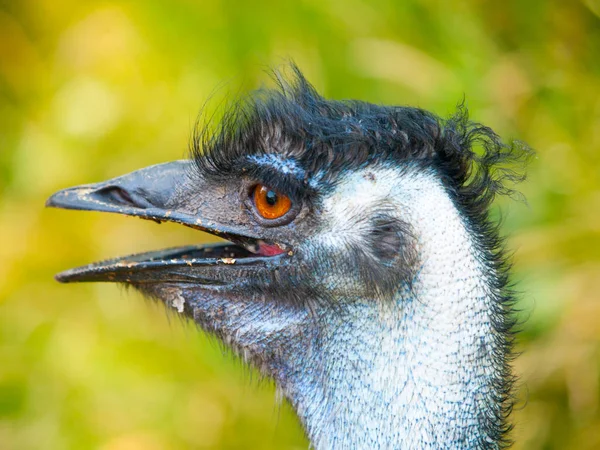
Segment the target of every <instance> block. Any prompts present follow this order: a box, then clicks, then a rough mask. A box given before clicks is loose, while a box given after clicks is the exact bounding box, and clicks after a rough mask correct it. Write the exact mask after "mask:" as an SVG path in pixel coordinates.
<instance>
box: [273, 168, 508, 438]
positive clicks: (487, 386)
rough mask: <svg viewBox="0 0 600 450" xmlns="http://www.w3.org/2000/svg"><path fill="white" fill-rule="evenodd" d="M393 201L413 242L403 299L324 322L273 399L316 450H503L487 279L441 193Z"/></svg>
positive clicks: (416, 189)
mask: <svg viewBox="0 0 600 450" xmlns="http://www.w3.org/2000/svg"><path fill="white" fill-rule="evenodd" d="M432 186H433V187H432ZM398 189H400V191H401V193H400V194H399V195H400V198H402V203H403V207H404V208H405V209H404V211H405V214H407V215H409V216H410V223H411V224H412V225H413V228H414V230H415V232H416V235H417V236H416V237H417V241H418V253H419V260H420V270H419V271H418V275H417V277H416V279H415V281H414V284H413V286H412V288H411V289H409V288H405V289H400V290H399V292H398V295H397V297H396V298H395V299H394V301H393V302H388V303H387V304H386V303H382V302H381V301H378V300H374V299H347V301H345V302H342V303H343V306H340V307H339V308H336V309H335V310H332V312H331V314H330V315H328V316H327V317H321V318H320V319H319V321H320V322H321V324H322V323H323V322H325V323H326V326H322V327H321V330H324V331H321V332H320V333H319V336H317V337H315V336H313V337H311V338H307V340H308V341H310V342H306V344H307V345H306V346H304V347H303V348H304V349H305V350H302V349H299V348H298V347H296V348H295V351H296V352H297V353H296V355H294V357H292V358H288V364H289V366H288V369H287V373H288V376H287V377H286V380H285V382H284V383H280V387H281V388H282V389H283V391H284V393H285V395H286V396H287V397H288V398H289V399H290V401H291V402H292V404H293V406H294V407H295V409H296V411H297V413H298V415H299V417H300V419H301V421H302V423H303V424H304V426H305V429H306V431H307V434H308V436H309V439H310V441H311V444H312V446H313V447H314V448H316V449H330V448H339V449H346V448H364V449H375V448H402V449H440V448H445V449H475V448H486V449H495V448H500V446H501V444H500V438H501V436H502V430H503V419H504V418H503V409H502V402H503V398H504V397H503V389H504V385H503V383H502V377H503V376H504V373H505V370H506V361H505V358H506V356H505V354H504V349H505V344H506V339H507V338H506V336H504V334H503V333H502V332H501V331H499V330H498V326H497V325H495V324H497V323H498V321H499V320H502V317H501V316H500V315H499V313H498V302H499V301H500V300H499V298H500V293H499V292H494V288H492V287H491V286H494V285H495V283H494V281H495V277H496V273H495V272H494V269H493V267H492V264H491V263H489V262H486V255H485V253H484V252H485V248H481V245H480V243H479V242H478V241H477V238H476V237H474V236H472V234H473V233H472V232H470V228H469V226H470V225H469V224H468V223H467V221H465V220H464V218H463V217H461V215H460V214H459V212H458V210H457V208H456V207H455V205H454V204H453V202H452V201H451V199H450V198H449V196H448V195H447V193H446V192H445V191H444V190H443V188H442V187H441V186H440V185H439V184H435V183H432V182H431V178H430V177H426V176H425V177H419V176H415V177H412V178H410V177H405V181H403V185H402V186H400V187H398ZM394 191H396V189H394Z"/></svg>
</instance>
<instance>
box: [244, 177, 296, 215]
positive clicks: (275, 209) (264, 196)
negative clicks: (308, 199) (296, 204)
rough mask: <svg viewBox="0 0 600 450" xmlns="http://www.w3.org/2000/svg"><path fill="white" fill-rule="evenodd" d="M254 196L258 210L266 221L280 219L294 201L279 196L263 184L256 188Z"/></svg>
mask: <svg viewBox="0 0 600 450" xmlns="http://www.w3.org/2000/svg"><path fill="white" fill-rule="evenodd" d="M253 195H254V205H255V206H256V210H257V211H258V213H259V214H260V215H261V216H262V217H263V218H265V219H269V220H273V219H279V218H280V217H282V216H284V215H285V213H287V212H288V211H289V210H290V208H291V207H292V201H291V200H290V199H289V198H288V197H286V196H285V195H281V194H278V193H277V192H275V191H273V190H271V189H269V188H268V187H266V186H263V185H262V184H259V185H257V186H256V187H255V188H254V194H253Z"/></svg>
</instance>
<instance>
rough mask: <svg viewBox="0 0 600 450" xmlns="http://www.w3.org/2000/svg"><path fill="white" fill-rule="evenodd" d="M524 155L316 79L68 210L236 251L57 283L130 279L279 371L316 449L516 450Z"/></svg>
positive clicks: (204, 252) (133, 263)
mask: <svg viewBox="0 0 600 450" xmlns="http://www.w3.org/2000/svg"><path fill="white" fill-rule="evenodd" d="M476 141H477V142H479V143H480V144H482V148H483V154H482V155H481V156H476V154H475V152H474V150H473V148H472V144H473V143H475V142H476ZM512 156H514V155H513V149H512V148H511V147H507V146H505V145H504V144H502V143H501V142H500V140H499V139H498V137H497V136H496V135H495V134H494V133H493V132H492V131H491V130H490V129H488V128H486V127H482V126H479V125H476V124H472V123H470V122H468V120H467V117H466V111H465V110H464V108H461V109H460V110H459V113H458V114H457V115H455V116H454V117H453V118H451V119H449V120H447V121H442V120H441V119H439V118H437V117H436V116H434V115H432V114H430V113H428V112H426V111H423V110H420V109H416V108H410V107H387V106H378V105H373V104H369V103H363V102H358V101H343V102H337V101H328V100H325V99H324V98H322V97H321V96H319V95H318V94H317V93H316V92H315V90H314V89H313V88H312V87H311V86H310V85H309V84H308V83H307V82H306V81H305V79H304V78H303V77H302V75H301V74H300V73H299V72H298V71H297V70H296V72H295V76H294V78H293V80H292V81H290V82H287V81H282V82H281V83H280V86H279V88H278V89H277V90H260V91H258V92H256V93H254V94H253V95H251V96H249V98H247V99H245V100H243V101H241V102H240V103H238V104H236V105H234V106H233V107H232V109H231V110H230V111H229V113H227V114H225V117H224V119H223V121H222V123H221V125H220V127H219V128H218V129H217V131H216V132H214V133H208V132H206V131H203V130H199V131H198V132H197V133H196V134H195V136H194V140H193V154H192V158H191V159H190V160H185V161H175V162H170V163H166V164H161V165H157V166H152V167H148V168H145V169H141V170H138V171H136V172H133V173H130V174H128V175H124V176H122V177H118V178H115V179H112V180H109V181H105V182H101V183H97V184H89V185H84V186H78V187H74V188H70V189H66V190H63V191H60V192H58V193H56V194H54V195H53V196H52V197H51V198H50V199H49V200H48V205H49V206H54V207H61V208H68V209H81V210H94V211H105V212H115V213H119V214H125V215H130V216H137V217H141V218H144V219H150V220H154V221H158V222H162V221H171V222H176V223H180V224H182V225H185V226H188V227H192V228H195V229H197V230H201V231H205V232H208V233H212V234H214V235H217V236H220V237H222V238H224V239H226V240H228V241H230V242H229V243H225V244H219V245H210V246H209V245H202V246H197V245H194V246H187V247H183V248H173V249H166V250H160V251H155V252H149V253H143V254H137V255H132V256H126V257H121V258H116V259H112V260H109V261H104V262H99V263H95V264H91V265H88V266H84V267H80V268H77V269H72V270H68V271H66V272H63V273H61V274H59V275H58V276H57V279H58V280H59V281H61V282H79V281H112V282H119V283H127V284H129V285H132V286H134V287H135V288H137V289H139V290H141V291H142V292H143V293H144V294H146V295H148V296H151V297H154V298H158V299H160V300H162V301H163V302H164V303H165V304H166V305H168V307H169V308H173V309H174V310H175V311H177V312H178V313H181V314H183V315H186V316H188V317H190V318H192V319H193V320H194V321H195V322H197V323H198V324H199V325H200V327H202V328H203V329H204V330H206V331H208V332H210V333H213V334H215V335H216V336H218V337H219V338H220V339H222V340H223V341H224V342H225V343H226V344H227V345H229V346H230V347H231V348H232V349H233V350H234V351H235V352H237V353H238V354H239V355H241V356H242V357H243V358H244V359H245V360H246V361H248V362H249V363H252V364H253V365H255V366H256V367H258V368H259V369H260V370H261V371H262V372H263V373H264V374H266V375H268V376H270V377H272V378H274V380H275V382H276V384H277V386H278V387H279V389H280V390H281V391H282V393H283V394H284V396H286V397H287V398H288V399H289V400H290V401H291V402H292V404H293V406H294V407H295V408H296V411H297V412H298V414H299V416H300V418H301V420H302V422H303V424H304V426H305V428H306V430H307V433H308V435H309V437H310V438H311V440H312V443H313V445H315V446H316V447H323V448H329V447H331V446H333V447H335V446H338V445H339V446H342V447H343V446H344V445H350V446H361V445H362V446H365V447H369V448H374V447H373V446H376V445H384V446H385V445H388V444H389V445H392V442H395V443H401V444H402V443H403V445H406V446H407V447H411V448H415V446H417V447H420V448H427V447H428V446H432V447H436V446H437V448H441V447H445V446H446V444H448V445H450V446H452V448H467V447H468V448H472V447H470V446H478V445H480V444H481V445H487V444H485V443H488V444H489V443H491V444H490V445H491V447H490V448H496V446H497V445H498V442H500V441H501V439H502V436H503V433H504V431H505V428H506V426H505V421H504V416H505V413H506V410H507V404H506V399H507V393H508V390H509V386H510V376H509V373H508V366H507V362H506V359H507V354H508V351H509V347H510V337H509V336H508V335H507V330H509V329H510V326H511V322H510V319H509V318H507V315H506V311H507V305H508V304H509V303H510V295H509V293H508V292H507V291H506V287H505V284H506V273H505V265H504V262H505V261H504V257H503V255H502V251H501V248H500V241H499V240H498V235H497V231H496V227H494V226H493V224H492V223H491V222H490V221H489V219H488V206H489V204H490V202H491V200H492V198H493V197H494V194H495V193H497V192H498V191H499V190H501V189H502V184H501V179H502V177H505V176H507V175H508V172H502V171H497V172H494V171H493V170H492V169H493V168H495V167H496V164H497V163H498V162H501V161H503V160H506V159H508V158H511V157H512ZM482 443H483V444H482ZM448 448H449V447H448ZM486 448H487V447H486Z"/></svg>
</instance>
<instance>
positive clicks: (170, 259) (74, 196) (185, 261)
mask: <svg viewBox="0 0 600 450" xmlns="http://www.w3.org/2000/svg"><path fill="white" fill-rule="evenodd" d="M186 164H187V162H184V161H176V162H173V163H167V164H161V165H157V166H152V167H148V168H145V169H141V170H138V171H136V172H132V173H130V174H127V175H124V176H122V177H118V178H115V179H113V180H109V181H106V182H102V183H97V184H89V185H83V186H76V187H73V188H68V189H64V190H62V191H59V192H56V193H55V194H53V195H52V196H51V197H50V198H49V199H48V200H47V202H46V206H49V207H55V208H63V209H74V210H86V211H101V212H112V213H117V214H123V215H127V216H134V217H140V218H142V219H146V220H153V221H155V222H158V223H161V222H175V223H179V224H182V225H185V226H188V227H191V228H194V229H197V230H201V231H205V232H208V233H210V234H213V235H215V236H219V237H222V238H224V239H227V240H229V241H230V242H228V243H223V244H206V245H189V246H184V247H176V248H168V249H163V250H156V251H150V252H144V253H138V254H133V255H128V256H123V257H118V258H113V259H108V260H105V261H100V262H95V263H92V264H88V265H85V266H81V267H77V268H74V269H70V270H66V271H64V272H61V273H59V274H58V275H56V279H57V281H59V282H61V283H71V282H83V281H108V282H125V283H135V284H142V283H164V282H178V283H194V284H198V285H205V286H211V285H217V286H222V285H234V284H235V285H239V284H243V282H244V280H245V279H246V280H247V279H249V278H252V277H253V276H256V275H258V273H259V272H262V271H265V270H275V269H276V268H277V267H279V266H281V264H283V263H284V261H286V260H289V259H290V257H291V256H292V255H293V251H292V249H291V247H290V246H289V245H286V244H281V243H275V242H270V241H267V240H264V239H262V238H260V237H258V236H251V234H255V233H252V231H251V230H248V229H244V228H247V227H244V226H243V224H242V225H241V226H240V227H235V228H234V227H231V226H223V225H220V224H219V223H216V221H215V220H214V219H213V218H211V217H208V218H206V217H203V218H198V216H197V215H194V216H192V215H190V214H188V213H187V212H183V211H181V210H178V208H177V206H176V205H177V201H176V200H177V197H174V193H177V194H179V195H181V185H180V184H177V183H175V181H174V179H180V178H181V175H182V173H181V172H182V171H183V170H185V168H186ZM174 200H175V201H174ZM221 200H222V199H221ZM166 203H169V205H171V207H169V208H166V207H165V204H166ZM173 205H175V207H173ZM209 206H210V205H209ZM215 206H220V207H221V208H223V207H227V205H215ZM208 209H211V208H210V207H209V208H208Z"/></svg>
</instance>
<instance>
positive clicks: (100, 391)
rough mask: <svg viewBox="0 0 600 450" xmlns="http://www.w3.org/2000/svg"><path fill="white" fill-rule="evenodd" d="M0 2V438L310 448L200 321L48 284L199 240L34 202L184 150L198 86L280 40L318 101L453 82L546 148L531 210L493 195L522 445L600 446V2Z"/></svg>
mask: <svg viewBox="0 0 600 450" xmlns="http://www.w3.org/2000/svg"><path fill="white" fill-rule="evenodd" d="M0 5H1V6H0V448H1V449H11V450H12V449H19V450H21V449H24V450H26V449H42V448H43V449H88V448H90V449H91V448H100V449H103V450H133V449H145V450H159V449H180V448H229V449H233V448H251V449H294V448H298V449H300V448H307V445H308V444H307V442H306V440H305V439H304V437H303V434H302V431H301V429H300V427H299V425H298V424H297V422H296V419H295V417H294V416H293V413H292V412H291V411H290V410H289V408H288V407H287V406H286V405H279V404H278V403H277V401H276V400H275V394H274V389H273V387H272V386H271V385H270V384H269V383H268V382H265V381H257V376H256V374H255V373H254V372H253V371H251V370H249V369H247V368H244V367H242V365H241V363H240V362H239V361H237V360H235V359H234V358H232V357H231V356H230V355H228V354H227V353H226V352H224V351H223V350H222V349H221V348H220V347H219V346H218V345H217V344H216V343H215V342H214V341H211V340H210V339H208V338H206V337H205V336H203V335H200V334H199V333H197V332H196V330H195V329H194V327H193V326H190V325H189V324H184V323H182V322H181V321H180V320H178V319H175V318H173V317H167V316H166V315H165V314H164V310H163V307H162V306H161V305H157V304H153V303H151V302H148V301H144V300H143V299H142V298H141V297H140V296H139V295H137V294H136V293H134V292H131V291H128V292H125V291H124V290H123V289H122V288H119V287H117V286H113V285H102V284H98V285H93V284H90V285H71V286H62V285H59V284H57V283H56V282H54V281H53V279H52V276H53V274H54V273H56V272H58V271H60V270H63V269H65V268H69V267H72V266H76V265H81V264H84V263H87V262H90V261H93V260H98V259H102V258H107V257H111V256H115V255H121V254H127V253H131V252H137V251H142V250H150V249H156V248H159V247H166V246H169V245H179V244H188V243H193V242H198V241H201V240H203V239H206V237H205V236H203V235H201V234H199V233H198V232H194V231H191V230H186V229H183V228H181V227H177V226H175V225H169V224H164V225H161V226H157V225H155V224H153V223H150V222H142V221H139V220H133V219H130V218H124V217H118V216H112V215H102V214H95V213H74V212H68V211H57V210H46V209H44V200H45V199H46V197H48V195H49V194H51V193H52V192H53V191H55V190H57V189H60V188H63V187H66V186H70V185H73V184H78V183H87V182H92V181H99V180H102V179H105V178H109V177H113V176H116V175H120V174H122V173H125V172H128V171H131V170H133V169H136V168H139V167H142V166H146V165H150V164H154V163H158V162H162V161H167V160H172V159H176V158H181V157H183V156H185V154H186V151H187V145H188V142H189V138H190V135H191V131H192V126H193V123H194V121H195V120H196V116H197V114H198V111H199V109H200V107H201V105H202V104H203V103H204V101H205V100H206V99H207V98H208V97H209V96H211V95H212V94H214V93H215V92H216V93H217V94H216V96H215V98H218V97H219V95H221V93H222V92H226V91H229V92H233V93H235V92H238V91H243V90H245V89H248V88H254V87H257V86H258V85H259V84H260V82H262V81H264V80H266V79H267V76H266V75H265V74H264V72H263V71H264V69H265V67H267V66H277V65H280V64H282V63H283V62H284V60H285V59H287V58H290V59H293V60H294V61H296V63H297V64H298V65H299V66H300V67H301V68H302V69H303V70H304V72H305V74H306V76H307V77H308V78H309V80H311V81H312V82H313V83H314V84H315V85H316V87H317V88H318V89H319V90H320V91H321V92H322V93H324V94H325V95H326V96H328V97H333V98H338V99H339V98H358V99H363V100H368V101H371V102H380V103H387V104H410V105H416V106H420V107H423V108H426V109H430V110H432V111H434V112H436V113H438V114H440V115H443V116H446V115H448V114H450V113H451V112H452V111H453V109H454V107H455V105H456V103H457V102H459V101H460V100H461V99H462V98H463V96H464V97H465V98H466V101H467V104H468V105H469V107H470V110H471V114H472V117H473V118H474V119H476V120H478V121H482V122H484V123H486V124H488V125H490V126H492V127H493V128H494V129H495V130H497V131H498V132H499V133H500V134H501V135H502V136H504V137H506V138H517V139H522V140H524V141H526V142H528V143H529V144H530V145H531V146H532V147H534V148H535V149H536V150H537V152H538V153H537V158H536V159H535V160H534V162H533V164H532V165H531V167H530V170H529V174H530V175H529V181H528V182H527V183H526V184H524V185H522V186H521V189H522V191H523V192H524V194H525V195H526V196H527V198H528V201H529V206H525V205H523V204H519V203H510V202H507V201H502V202H501V203H502V204H503V205H504V210H505V211H506V214H507V218H506V222H505V226H504V229H505V231H506V232H507V233H509V234H510V235H511V237H510V241H509V243H510V247H511V248H513V249H515V251H516V256H515V264H516V266H515V277H514V278H515V281H517V282H518V283H519V284H518V287H519V289H520V290H521V291H523V292H524V295H522V298H521V300H520V301H519V307H520V309H521V313H520V314H521V315H522V318H523V319H526V322H525V324H524V325H523V327H522V328H523V332H522V333H521V334H520V336H519V350H520V351H522V352H523V354H522V356H520V357H519V358H518V359H517V361H516V362H515V370H516V371H517V372H518V374H519V376H520V379H521V381H520V385H519V390H518V396H519V403H518V405H517V409H516V411H515V412H514V414H513V416H512V419H513V421H514V423H515V431H514V434H513V437H514V439H515V440H516V441H517V445H516V447H515V448H517V449H598V448H600V153H599V150H600V83H599V81H600V77H599V76H600V2H598V1H597V0H583V1H579V0H571V1H568V0H563V1H559V0H528V1H522V0H508V1H503V2H484V1H482V0H471V1H466V0H465V1H455V2H443V1H433V0H430V1H416V0H403V1H382V2H370V1H367V0H344V1H342V0H327V1H323V0H320V1H317V0H307V1H298V2H294V3H293V4H292V3H288V2H279V1H269V2H235V1H218V0H211V1H193V0H171V1H168V2H162V1H156V0H146V1H139V0H138V1H134V0H132V1H123V2H117V1H110V0H106V1H86V2H81V1H76V0H27V1H14V2H7V1H4V2H2V3H0ZM223 86H225V87H224V88H223ZM239 86H242V88H239ZM219 87H221V88H220V89H219ZM232 87H233V89H232ZM212 103H214V102H212Z"/></svg>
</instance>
